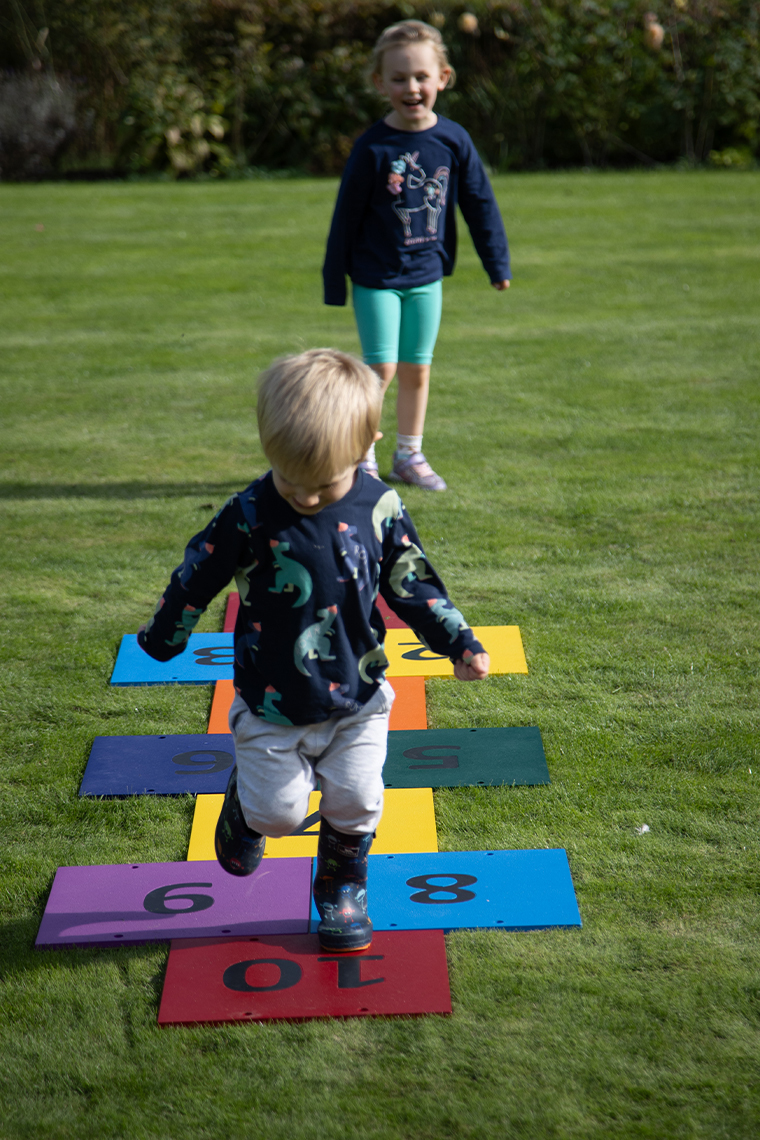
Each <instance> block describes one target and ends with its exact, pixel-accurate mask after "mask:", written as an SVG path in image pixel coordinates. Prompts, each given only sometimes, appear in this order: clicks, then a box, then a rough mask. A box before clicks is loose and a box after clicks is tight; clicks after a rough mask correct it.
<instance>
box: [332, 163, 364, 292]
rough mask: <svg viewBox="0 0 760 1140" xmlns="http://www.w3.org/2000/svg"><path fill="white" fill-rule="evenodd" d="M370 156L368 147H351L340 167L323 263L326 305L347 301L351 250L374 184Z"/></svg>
mask: <svg viewBox="0 0 760 1140" xmlns="http://www.w3.org/2000/svg"><path fill="white" fill-rule="evenodd" d="M370 160H371V155H370V152H369V150H368V149H362V150H360V151H354V153H353V154H351V156H350V157H349V160H348V163H347V164H346V169H345V170H344V171H343V178H342V180H341V184H340V189H339V191H338V199H337V201H336V203H335V211H334V213H333V218H332V224H331V226H330V233H329V236H328V238H327V249H326V251H325V262H324V265H323V266H322V278H323V280H324V295H325V304H326V305H345V303H346V274H347V273H348V271H349V268H350V257H351V250H352V248H353V245H354V242H355V239H356V237H357V235H358V232H359V226H360V225H361V221H362V217H363V216H364V211H365V209H366V207H367V203H368V201H369V196H370V193H371V190H372V186H373V185H374V181H373V174H372V170H371V161H370Z"/></svg>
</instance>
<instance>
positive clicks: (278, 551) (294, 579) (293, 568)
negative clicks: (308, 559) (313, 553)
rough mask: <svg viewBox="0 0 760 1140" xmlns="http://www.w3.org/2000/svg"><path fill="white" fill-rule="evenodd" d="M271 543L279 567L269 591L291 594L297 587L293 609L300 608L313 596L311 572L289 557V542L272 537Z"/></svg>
mask: <svg viewBox="0 0 760 1140" xmlns="http://www.w3.org/2000/svg"><path fill="white" fill-rule="evenodd" d="M269 545H270V546H271V547H272V550H273V552H274V564H275V567H276V568H277V573H276V575H275V579H274V586H270V587H269V593H270V594H282V593H286V594H289V593H291V592H292V591H293V590H294V589H297V590H298V601H297V602H293V609H294V610H295V609H298V607H299V606H302V605H304V603H305V602H307V601H308V600H309V598H310V597H311V591H312V589H313V585H312V581H311V574H310V573H309V571H308V570H307V569H306V567H305V566H302V565H301V563H300V562H296V561H295V559H294V558H288V556H287V555H288V551H289V550H290V543H289V542H278V541H277V540H276V539H274V538H270V540H269Z"/></svg>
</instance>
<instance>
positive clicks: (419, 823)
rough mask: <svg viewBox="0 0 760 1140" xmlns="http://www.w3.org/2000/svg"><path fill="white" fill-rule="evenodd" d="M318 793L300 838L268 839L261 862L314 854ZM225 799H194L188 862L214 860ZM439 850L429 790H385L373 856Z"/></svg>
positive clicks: (290, 836) (431, 791) (294, 836)
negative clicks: (217, 826) (216, 830)
mask: <svg viewBox="0 0 760 1140" xmlns="http://www.w3.org/2000/svg"><path fill="white" fill-rule="evenodd" d="M320 799H321V793H320V792H312V794H311V796H310V797H309V811H308V814H307V816H306V819H305V820H304V834H303V835H286V836H284V837H283V838H282V839H267V846H266V853H265V855H264V858H265V859H266V858H269V859H286V858H293V857H297V856H307V857H308V856H310V855H312V856H313V855H316V854H317V837H318V835H319V814H318V813H319V801H320ZM223 801H224V796H222V795H217V796H203V795H201V796H197V797H196V800H195V815H194V816H193V828H192V831H191V833H190V846H189V848H188V852H187V858H188V861H190V862H195V861H197V860H201V859H216V854H215V852H214V830H215V829H216V821H217V819H218V818H219V812H220V811H221V810H222V803H223ZM437 850H438V834H437V832H436V827H435V810H434V808H433V789H432V788H386V790H385V808H384V811H383V818H382V819H381V820H380V823H379V825H378V828H377V838H376V839H375V841H374V843H373V844H372V854H373V855H401V854H407V853H410V852H426V851H437Z"/></svg>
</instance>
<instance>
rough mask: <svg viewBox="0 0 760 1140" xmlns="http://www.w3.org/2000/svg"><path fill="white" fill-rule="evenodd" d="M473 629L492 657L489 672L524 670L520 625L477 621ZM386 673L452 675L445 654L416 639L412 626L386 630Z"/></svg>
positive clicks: (424, 675)
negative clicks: (490, 623)
mask: <svg viewBox="0 0 760 1140" xmlns="http://www.w3.org/2000/svg"><path fill="white" fill-rule="evenodd" d="M472 632H473V633H474V634H475V636H476V637H477V639H478V641H479V642H480V643H481V645H482V646H483V647H484V649H485V650H486V652H487V653H488V655H489V657H490V658H491V673H492V674H496V673H527V672H528V664H527V662H526V660H525V651H524V650H523V643H522V638H521V636H520V627H519V626H518V625H477V626H473V627H472ZM385 654H386V657H387V658H388V662H389V665H388V670H387V672H388V676H395V677H453V675H454V666H453V665H452V664H451V662H450V661H449V659H448V657H438V656H437V655H436V654H435V653H431V652H430V650H429V649H426V648H425V646H424V645H423V644H422V642H421V641H418V640H417V638H416V637H415V635H414V633H413V632H412V630H411V629H388V630H386V632H385Z"/></svg>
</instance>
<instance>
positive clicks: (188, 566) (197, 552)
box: [179, 542, 214, 586]
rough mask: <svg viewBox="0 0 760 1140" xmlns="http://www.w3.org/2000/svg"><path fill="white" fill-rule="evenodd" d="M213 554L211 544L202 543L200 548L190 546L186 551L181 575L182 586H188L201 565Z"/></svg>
mask: <svg viewBox="0 0 760 1140" xmlns="http://www.w3.org/2000/svg"><path fill="white" fill-rule="evenodd" d="M213 553H214V547H213V544H212V543H210V542H202V543H201V544H200V546H199V547H194V546H188V547H187V549H186V550H185V558H184V561H183V563H182V569H181V571H180V575H179V580H180V585H182V586H187V584H188V582H189V581H190V579H191V578H192V576H193V574H194V573H195V571H196V570H197V569H198V567H199V566H200V565H201V563H202V562H205V561H206V559H207V558H208V557H209V556H210V555H211V554H213Z"/></svg>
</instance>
